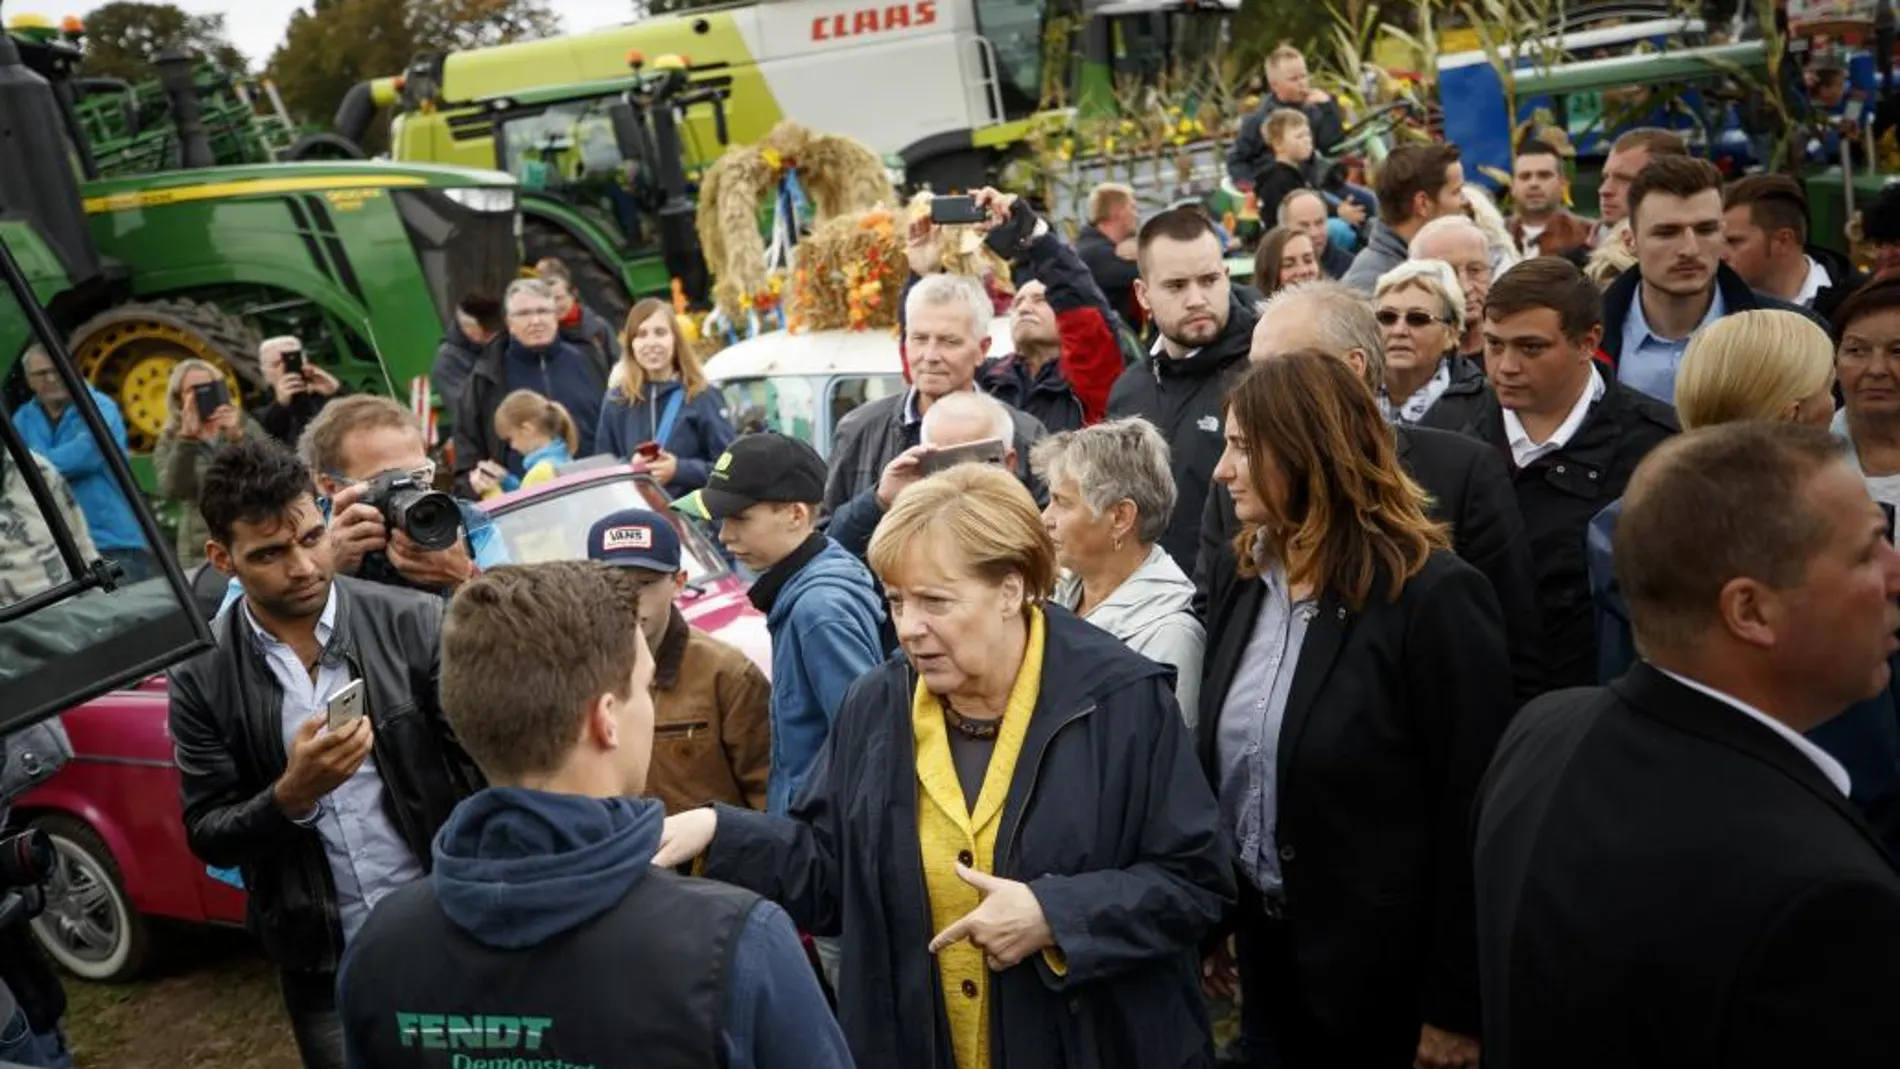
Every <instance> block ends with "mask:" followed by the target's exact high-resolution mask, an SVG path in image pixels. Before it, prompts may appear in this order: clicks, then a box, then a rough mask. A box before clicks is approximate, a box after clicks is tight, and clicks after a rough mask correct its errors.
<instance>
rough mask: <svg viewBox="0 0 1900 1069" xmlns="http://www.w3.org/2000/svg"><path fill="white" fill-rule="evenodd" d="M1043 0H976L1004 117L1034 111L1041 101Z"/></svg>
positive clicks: (980, 28)
mask: <svg viewBox="0 0 1900 1069" xmlns="http://www.w3.org/2000/svg"><path fill="white" fill-rule="evenodd" d="M1048 6H1049V5H1048V3H1047V2H1046V0H976V24H977V29H978V31H979V32H981V33H982V35H983V37H984V38H985V39H987V40H988V41H989V43H990V48H991V50H992V51H993V52H994V54H995V57H996V69H995V70H992V71H990V72H989V75H990V77H992V78H994V79H995V80H996V83H997V87H998V89H1000V90H1001V92H1002V97H1003V112H1004V116H1005V117H1006V118H1011V119H1017V118H1021V117H1023V116H1025V115H1029V114H1032V113H1034V112H1035V110H1036V109H1037V107H1038V106H1040V104H1041V103H1042V55H1043V39H1042V35H1043V19H1042V16H1043V12H1044V11H1045V10H1046V9H1047V8H1048Z"/></svg>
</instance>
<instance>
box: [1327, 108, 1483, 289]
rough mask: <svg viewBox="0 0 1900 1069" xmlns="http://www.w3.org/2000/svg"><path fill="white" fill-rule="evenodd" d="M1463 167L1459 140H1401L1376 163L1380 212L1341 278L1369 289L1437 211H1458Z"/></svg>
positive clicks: (1407, 249)
mask: <svg viewBox="0 0 1900 1069" xmlns="http://www.w3.org/2000/svg"><path fill="white" fill-rule="evenodd" d="M1464 185H1465V167H1464V164H1463V163H1460V162H1459V153H1458V146H1457V145H1453V144H1450V143H1449V142H1440V143H1434V144H1429V145H1400V146H1399V147H1398V148H1395V149H1393V150H1392V153H1391V155H1389V156H1387V157H1386V158H1385V162H1384V163H1381V164H1380V165H1379V175H1378V182H1377V187H1378V192H1379V218H1377V219H1374V220H1373V221H1372V228H1371V230H1370V231H1368V232H1367V235H1366V247H1365V248H1363V249H1360V250H1359V255H1358V256H1356V257H1354V258H1353V261H1352V270H1350V271H1347V272H1346V277H1345V278H1343V279H1341V280H1340V281H1342V282H1344V283H1346V284H1347V285H1349V286H1352V287H1353V288H1355V289H1358V290H1360V291H1362V292H1365V293H1371V292H1372V288H1373V286H1375V285H1376V284H1377V283H1378V281H1379V277H1380V276H1381V275H1384V274H1385V273H1386V272H1387V271H1390V270H1392V269H1393V268H1395V267H1397V266H1399V265H1400V264H1402V263H1404V262H1405V260H1406V258H1407V257H1408V256H1409V255H1410V247H1411V243H1412V235H1414V234H1417V233H1418V231H1419V228H1420V227H1422V226H1424V225H1425V224H1426V223H1429V222H1431V221H1432V220H1433V219H1436V218H1438V217H1439V216H1441V215H1453V214H1461V213H1463V211H1464V210H1465V201H1464V197H1463V195H1462V191H1463V190H1464Z"/></svg>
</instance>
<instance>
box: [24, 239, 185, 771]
mask: <svg viewBox="0 0 1900 1069" xmlns="http://www.w3.org/2000/svg"><path fill="white" fill-rule="evenodd" d="M0 268H4V275H5V281H6V288H4V289H0V334H5V333H6V325H7V324H14V325H15V326H16V328H17V327H18V326H22V325H29V324H31V323H32V322H33V321H32V320H29V318H28V315H27V312H26V310H25V306H24V305H23V304H22V303H21V300H22V299H24V300H31V299H32V291H31V290H30V289H28V288H27V285H26V281H25V276H24V275H23V274H22V273H21V272H20V271H19V268H18V265H17V264H16V262H15V261H14V259H13V254H12V251H11V250H10V249H9V248H8V246H7V245H6V244H5V242H4V241H0ZM42 322H43V320H42ZM32 344H38V345H40V346H43V347H45V348H47V349H48V350H49V351H53V352H54V354H55V355H54V356H53V357H52V362H53V364H54V366H55V368H56V371H57V372H58V373H59V375H60V377H61V379H62V380H63V381H64V382H65V383H66V384H67V387H68V390H69V391H71V393H70V394H69V397H71V401H70V403H71V404H74V405H76V406H83V407H82V408H81V410H80V411H79V415H80V416H81V427H80V429H79V431H78V432H77V433H78V434H83V435H85V436H87V437H89V438H91V444H92V445H93V446H94V448H95V449H98V450H100V451H101V455H107V454H105V453H104V451H106V450H110V451H112V452H111V453H110V454H109V455H110V456H112V457H117V458H121V462H120V463H118V464H116V465H115V464H113V463H111V462H108V464H107V466H106V471H105V472H103V473H98V472H85V473H75V474H74V478H75V479H83V480H84V481H85V483H84V487H83V492H75V489H74V487H73V485H72V484H70V483H69V482H68V481H67V479H66V477H64V476H62V475H61V474H60V472H59V469H58V467H57V466H56V465H55V463H54V461H53V460H52V459H50V458H48V457H46V456H44V455H42V454H40V453H38V452H35V451H34V450H33V449H31V448H29V446H28V444H27V441H26V439H25V437H24V436H23V435H22V434H21V433H20V430H19V425H18V423H17V422H16V420H15V416H14V413H15V412H17V411H19V410H18V409H15V410H13V411H12V412H9V411H6V410H5V409H0V693H4V694H5V695H6V696H7V700H6V702H5V703H4V705H0V735H5V734H7V733H9V732H12V731H14V730H17V729H19V728H21V727H24V726H26V725H28V724H31V723H33V722H35V721H38V720H42V719H44V718H46V717H48V716H51V715H53V714H55V713H57V712H59V711H60V710H61V709H65V708H68V707H70V706H72V705H75V704H78V703H80V702H82V701H85V700H87V699H89V698H91V697H93V696H95V695H98V694H101V693H103V692H105V691H107V690H110V689H112V688H114V687H117V686H122V685H124V684H126V683H131V682H135V681H137V680H139V679H142V678H144V677H146V676H149V675H151V674H153V673H156V672H160V671H163V670H164V669H165V668H167V667H169V666H170V665H172V664H174V663H176V662H177V661H179V660H182V659H183V658H184V657H186V656H189V655H190V654H192V653H195V652H197V651H198V650H200V649H203V648H206V647H208V646H209V645H210V637H211V636H210V632H209V629H208V628H207V626H206V624H205V621H204V618H203V617H202V616H200V615H199V614H198V613H197V611H196V608H195V605H194V604H193V602H192V601H191V599H190V595H189V593H188V592H187V590H186V587H185V582H184V576H183V575H182V574H180V572H179V570H178V565H177V563H176V561H175V560H174V559H173V558H172V555H171V551H170V549H169V548H168V542H167V540H166V539H163V538H161V537H159V532H158V527H157V524H156V522H155V521H154V520H153V519H152V514H151V511H150V510H149V509H148V508H147V507H146V504H145V500H144V498H143V497H142V496H141V495H140V494H139V492H138V490H137V488H136V486H135V484H134V483H133V482H132V480H131V473H130V469H129V468H128V467H127V466H126V465H125V464H124V463H123V460H122V458H123V454H121V453H118V452H117V450H118V446H117V444H116V443H115V442H113V441H112V439H111V438H110V437H109V436H105V435H102V434H99V433H96V432H95V431H94V430H93V427H94V426H97V427H101V428H103V426H104V423H103V421H102V420H100V419H99V417H98V413H97V410H96V409H95V408H94V407H93V401H92V399H91V397H89V396H87V395H86V393H85V391H84V390H82V389H78V388H77V384H78V383H79V381H80V380H79V378H78V376H77V374H76V373H74V371H73V369H72V365H71V363H70V361H68V360H67V358H66V357H65V355H64V354H63V352H58V351H57V349H56V346H55V345H53V344H52V342H51V340H50V339H48V338H46V337H45V336H43V335H40V334H39V333H38V331H37V330H34V331H33V333H31V334H26V335H25V336H22V335H21V334H20V333H18V331H17V329H16V332H15V333H14V334H13V335H11V336H9V337H6V338H0V367H4V365H6V364H12V363H14V362H17V361H18V360H19V359H20V358H21V356H22V355H23V354H24V351H25V350H26V348H27V347H28V346H29V345H32ZM36 370H38V369H36ZM41 377H44V376H43V375H42V376H41ZM27 403H28V404H38V403H39V402H38V401H30V402H27ZM86 410H91V411H90V416H91V418H90V419H87V418H86V417H87V415H88V412H87V411H86ZM78 444H80V442H79V441H78V440H77V439H72V440H69V441H67V442H64V443H62V446H63V447H67V448H70V447H71V446H73V445H78ZM112 494H117V495H121V496H123V497H124V498H125V499H126V500H128V501H130V503H131V505H132V510H133V513H134V519H135V520H136V521H137V522H136V528H137V531H138V540H139V542H140V544H139V545H137V546H124V545H120V546H99V545H97V544H96V543H95V542H94V540H93V535H92V531H91V528H90V526H89V525H88V524H87V522H86V515H85V509H86V506H87V503H88V502H90V501H95V500H99V499H100V498H101V496H102V495H112ZM119 537H121V538H123V537H124V532H120V534H119ZM131 554H137V555H138V556H139V557H140V558H141V563H142V562H143V561H150V560H156V561H157V562H158V563H157V567H156V573H155V574H151V575H149V576H148V575H145V574H144V571H145V569H144V568H140V567H137V566H136V565H135V566H134V567H135V570H133V571H130V572H127V571H125V566H124V565H118V564H115V563H114V560H115V558H119V559H123V560H125V561H127V562H128V563H130V562H132V559H133V558H132V557H131V556H130V555H131ZM115 572H117V573H118V574H117V575H114V573H115ZM108 576H112V578H111V579H110V580H109V581H107V580H106V577H108ZM108 585H110V586H111V589H107V586H108Z"/></svg>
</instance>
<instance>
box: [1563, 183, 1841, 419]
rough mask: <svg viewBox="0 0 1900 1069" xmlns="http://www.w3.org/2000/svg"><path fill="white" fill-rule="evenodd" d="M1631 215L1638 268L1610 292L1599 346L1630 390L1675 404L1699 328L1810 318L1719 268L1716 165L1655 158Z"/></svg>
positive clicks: (1635, 187)
mask: <svg viewBox="0 0 1900 1069" xmlns="http://www.w3.org/2000/svg"><path fill="white" fill-rule="evenodd" d="M1629 211H1630V215H1629V221H1630V240H1631V241H1632V242H1634V244H1635V247H1636V264H1637V266H1636V267H1635V268H1633V269H1631V270H1628V271H1625V272H1623V274H1622V275H1621V276H1620V277H1618V278H1617V280H1616V281H1615V282H1614V283H1612V284H1611V285H1610V288H1609V289H1608V290H1606V291H1604V294H1603V337H1602V339H1601V341H1600V344H1601V345H1602V346H1603V352H1604V354H1605V355H1606V356H1607V357H1608V358H1609V363H1610V366H1611V367H1612V368H1614V369H1615V372H1616V379H1617V381H1619V382H1621V383H1622V384H1623V385H1625V386H1627V387H1629V388H1631V389H1635V390H1640V391H1642V392H1643V393H1646V394H1648V395H1649V396H1651V397H1654V398H1656V399H1657V400H1659V401H1662V402H1663V403H1665V404H1674V403H1675V399H1676V369H1677V368H1679V367H1681V366H1682V358H1683V355H1684V354H1685V353H1686V352H1687V351H1688V349H1689V339H1690V338H1691V337H1693V336H1694V335H1695V332H1696V331H1697V330H1699V329H1701V328H1702V327H1705V326H1708V325H1709V324H1710V323H1713V322H1715V321H1716V320H1718V319H1720V318H1722V317H1723V316H1725V315H1730V314H1732V313H1735V312H1745V311H1749V310H1752V309H1757V308H1769V309H1777V310H1781V311H1789V312H1799V313H1801V314H1802V315H1806V316H1809V317H1810V318H1813V313H1811V312H1809V311H1808V310H1807V309H1805V308H1802V307H1800V306H1798V305H1794V304H1790V303H1788V302H1787V301H1783V300H1779V299H1777V298H1774V297H1770V296H1768V295H1767V294H1765V293H1760V292H1757V291H1755V290H1753V289H1750V288H1749V284H1748V283H1747V282H1745V281H1743V280H1742V276H1740V275H1738V274H1736V273H1735V271H1734V270H1733V269H1731V268H1730V267H1729V265H1727V264H1725V263H1723V262H1722V256H1723V253H1724V251H1725V249H1726V242H1725V240H1724V238H1723V214H1722V172H1720V171H1718V170H1716V169H1715V165H1714V164H1712V163H1710V162H1709V161H1707V160H1700V159H1696V158H1694V157H1692V156H1664V157H1661V158H1660V159H1656V160H1652V161H1651V162H1650V164H1649V166H1647V167H1644V168H1643V169H1642V171H1641V172H1640V173H1638V174H1637V176H1636V181H1635V182H1633V183H1631V184H1630V191H1629ZM1815 321H1816V322H1817V323H1819V322H1820V320H1819V319H1818V318H1816V319H1815ZM1821 325H1822V326H1824V327H1825V326H1826V324H1825V323H1822V324H1821Z"/></svg>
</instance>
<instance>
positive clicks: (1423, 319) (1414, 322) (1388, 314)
mask: <svg viewBox="0 0 1900 1069" xmlns="http://www.w3.org/2000/svg"><path fill="white" fill-rule="evenodd" d="M1401 319H1403V320H1405V325H1406V326H1408V327H1411V328H1412V329H1413V330H1424V329H1425V328H1426V327H1429V326H1431V325H1432V324H1433V323H1443V322H1445V317H1443V316H1435V315H1433V314H1431V313H1430V312H1421V311H1419V310H1418V309H1416V308H1414V309H1412V310H1411V311H1409V312H1398V311H1394V310H1393V309H1390V308H1381V309H1379V314H1378V320H1379V325H1380V326H1382V327H1395V326H1398V323H1399V320H1401Z"/></svg>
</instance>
